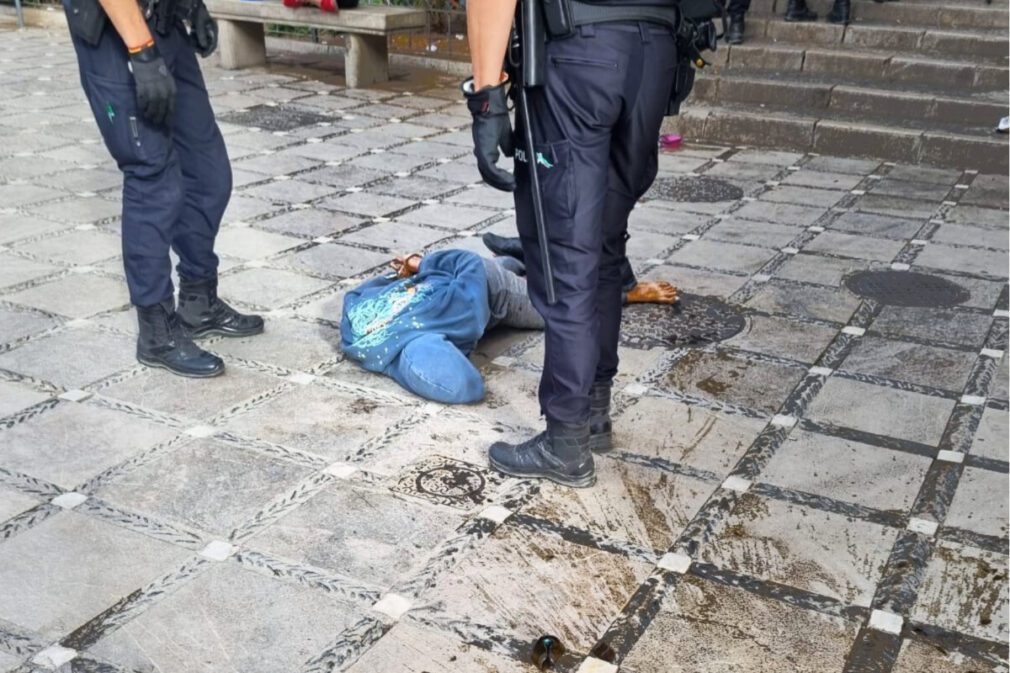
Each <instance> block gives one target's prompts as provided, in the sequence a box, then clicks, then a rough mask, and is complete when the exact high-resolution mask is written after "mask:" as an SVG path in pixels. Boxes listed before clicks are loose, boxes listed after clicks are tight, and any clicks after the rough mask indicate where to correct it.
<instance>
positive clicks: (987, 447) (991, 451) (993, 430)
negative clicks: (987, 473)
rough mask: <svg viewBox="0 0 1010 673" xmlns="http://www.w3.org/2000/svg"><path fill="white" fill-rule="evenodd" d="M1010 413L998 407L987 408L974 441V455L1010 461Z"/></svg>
mask: <svg viewBox="0 0 1010 673" xmlns="http://www.w3.org/2000/svg"><path fill="white" fill-rule="evenodd" d="M1008 437H1010V414H1008V413H1007V412H1005V411H1000V410H998V409H986V410H985V411H984V412H982V420H981V422H979V425H978V430H977V431H976V432H975V438H974V439H973V441H972V445H971V453H972V455H974V456H981V457H983V458H991V459H993V460H1002V461H1004V462H1008V461H1010V439H1008Z"/></svg>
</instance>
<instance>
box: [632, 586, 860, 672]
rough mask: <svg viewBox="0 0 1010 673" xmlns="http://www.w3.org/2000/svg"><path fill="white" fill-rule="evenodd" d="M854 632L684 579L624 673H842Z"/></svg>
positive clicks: (848, 625) (830, 620)
mask: <svg viewBox="0 0 1010 673" xmlns="http://www.w3.org/2000/svg"><path fill="white" fill-rule="evenodd" d="M857 631H858V625H857V624H854V623H852V622H846V621H844V620H842V619H839V618H837V617H829V616H827V615H823V614H820V613H818V612H814V611H812V610H804V609H802V608H797V607H793V606H790V605H788V604H786V603H782V602H779V601H775V600H771V599H769V598H764V597H762V596H758V595H756V594H753V593H750V592H748V591H746V590H744V589H739V588H736V587H730V586H726V585H723V584H717V583H715V582H708V581H705V580H703V579H699V578H697V577H692V576H690V575H687V576H685V577H683V578H682V579H681V580H680V581H678V582H677V585H676V587H674V589H673V590H672V592H671V593H669V594H668V595H667V596H666V597H665V598H664V599H663V602H662V607H661V608H660V610H659V612H658V613H657V614H656V616H655V617H654V618H653V620H652V623H651V624H650V625H649V626H648V627H647V628H646V630H645V632H644V633H643V634H642V637H641V639H640V640H639V641H638V643H636V644H635V646H634V647H633V648H632V650H631V652H630V653H629V654H628V656H627V657H626V658H625V659H624V661H623V662H622V664H621V670H622V671H630V672H631V673H731V672H732V673H737V672H739V673H745V672H746V673H781V672H782V671H790V673H827V672H828V671H841V670H842V667H843V666H844V664H845V659H846V657H847V655H848V652H849V649H850V648H851V646H852V642H853V641H854V640H855V638H856V633H857ZM716 643H717V644H718V645H715V644H716Z"/></svg>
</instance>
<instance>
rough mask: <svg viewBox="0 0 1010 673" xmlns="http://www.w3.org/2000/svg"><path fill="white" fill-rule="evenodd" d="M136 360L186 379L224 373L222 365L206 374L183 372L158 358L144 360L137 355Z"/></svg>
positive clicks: (205, 377)
mask: <svg viewBox="0 0 1010 673" xmlns="http://www.w3.org/2000/svg"><path fill="white" fill-rule="evenodd" d="M137 362H139V363H140V364H142V365H144V366H145V367H150V368H152V369H164V370H165V371H169V372H172V373H173V374H175V375H176V376H182V377H183V378H187V379H212V378H214V377H215V376H221V375H222V374H224V367H221V369H218V370H217V371H215V372H210V373H207V374H196V373H193V372H184V371H180V370H178V369H173V368H171V367H169V366H168V365H166V364H165V363H164V362H159V361H158V360H145V359H144V358H142V357H140V356H137Z"/></svg>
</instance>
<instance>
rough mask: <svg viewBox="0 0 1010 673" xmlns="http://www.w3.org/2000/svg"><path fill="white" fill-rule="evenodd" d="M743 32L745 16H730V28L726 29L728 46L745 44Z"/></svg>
mask: <svg viewBox="0 0 1010 673" xmlns="http://www.w3.org/2000/svg"><path fill="white" fill-rule="evenodd" d="M743 31H744V21H743V14H740V15H737V16H730V17H729V27H728V28H727V29H726V44H743Z"/></svg>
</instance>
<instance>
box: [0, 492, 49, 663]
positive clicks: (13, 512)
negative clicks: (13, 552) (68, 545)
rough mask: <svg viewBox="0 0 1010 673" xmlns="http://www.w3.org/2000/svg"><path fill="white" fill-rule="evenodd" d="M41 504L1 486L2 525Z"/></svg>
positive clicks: (0, 507) (32, 498) (23, 494)
mask: <svg viewBox="0 0 1010 673" xmlns="http://www.w3.org/2000/svg"><path fill="white" fill-rule="evenodd" d="M39 504H41V501H40V500H39V499H38V498H37V497H34V496H30V495H28V494H27V493H22V492H21V491H16V490H14V489H13V488H11V487H9V486H0V523H2V522H4V521H7V520H8V519H10V518H11V517H13V516H17V515H18V514H20V513H21V512H24V511H25V510H28V509H31V508H32V507H36V506H38V505H39ZM0 670H3V669H0Z"/></svg>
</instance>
